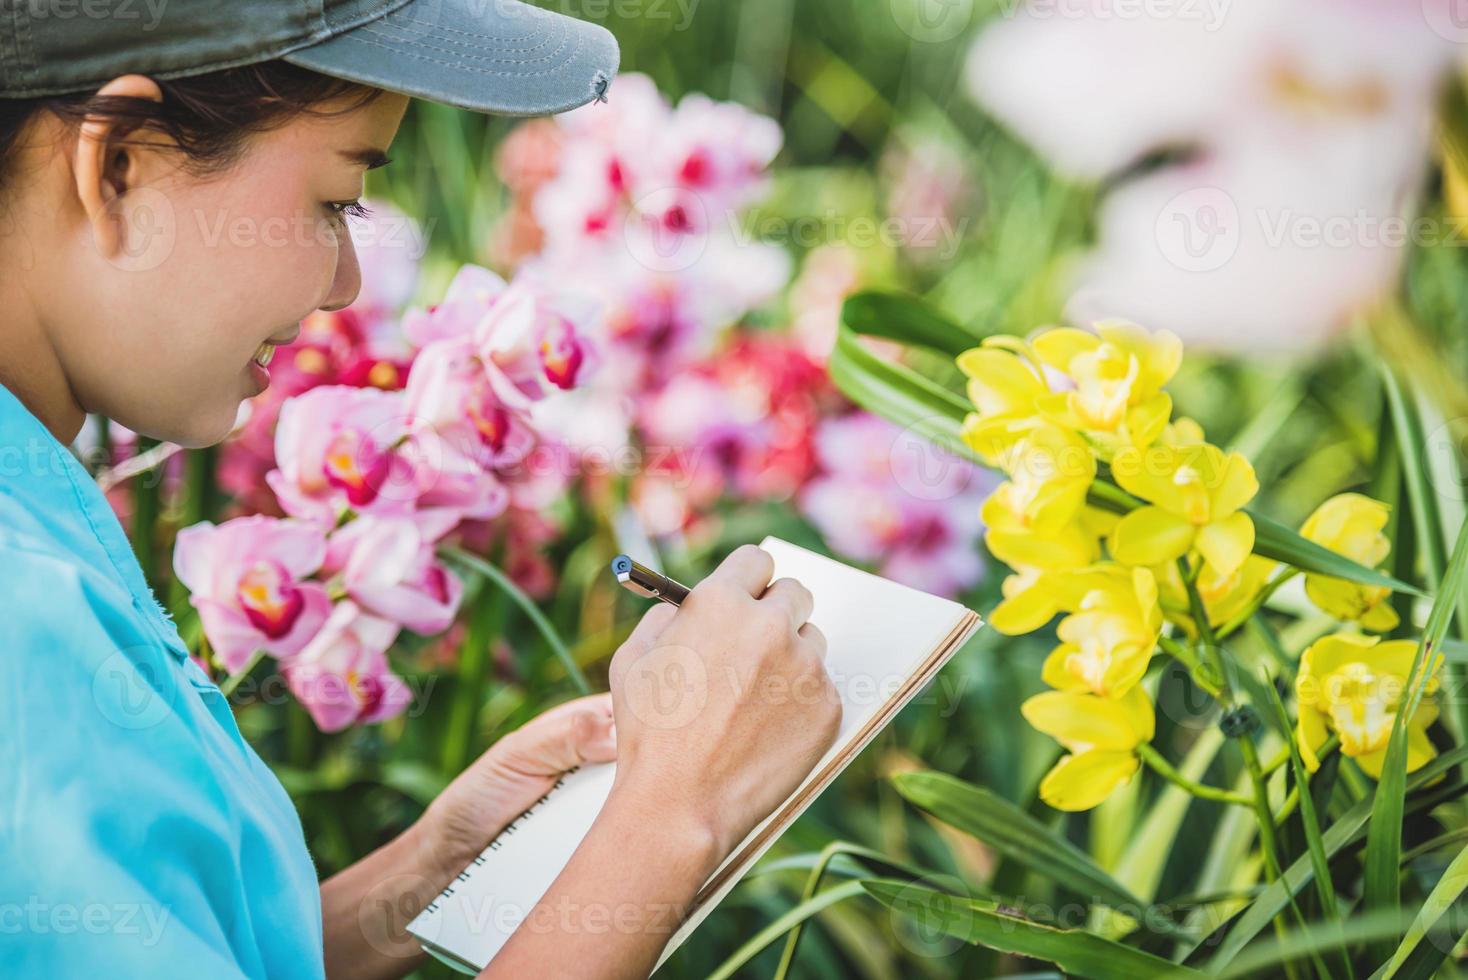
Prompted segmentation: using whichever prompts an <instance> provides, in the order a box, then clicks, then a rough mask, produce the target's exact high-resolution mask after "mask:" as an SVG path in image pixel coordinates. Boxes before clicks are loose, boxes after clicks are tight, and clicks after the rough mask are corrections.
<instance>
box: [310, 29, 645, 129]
mask: <svg viewBox="0 0 1468 980" xmlns="http://www.w3.org/2000/svg"><path fill="white" fill-rule="evenodd" d="M282 57H283V59H284V60H286V61H289V62H291V63H293V64H296V65H300V66H301V67H302V68H309V69H311V70H313V71H317V72H320V73H321V74H323V75H331V76H333V77H336V78H343V79H347V80H348V81H353V82H361V83H363V84H366V85H372V86H375V87H377V88H383V89H387V90H389V91H392V92H401V93H403V94H404V95H412V96H416V97H418V98H422V99H429V100H431V101H433V102H443V103H446V104H448V105H452V106H458V107H459V108H462V109H471V110H474V111H476V112H491V113H495V114H498V115H507V116H541V115H548V114H550V113H555V112H565V111H566V110H567V109H574V108H576V107H577V106H579V105H584V104H585V103H587V102H590V101H591V100H592V99H596V98H599V97H601V96H602V95H603V94H604V93H605V92H606V89H607V86H608V85H609V84H610V83H611V80H612V76H614V75H615V74H616V73H617V63H618V61H619V60H620V53H619V51H618V48H617V41H616V39H615V38H614V37H612V35H611V32H609V31H607V30H606V29H605V28H603V27H599V26H597V25H596V24H588V23H586V22H585V21H581V20H577V19H575V18H574V17H566V16H564V15H562V14H557V13H553V12H551V11H548V10H542V9H540V8H538V7H532V6H530V5H529V4H525V3H519V2H517V0H412V2H410V3H407V4H406V5H404V6H401V7H398V8H397V9H396V10H393V11H392V12H391V13H389V14H387V15H385V16H383V17H379V18H377V19H375V20H372V21H368V22H367V23H364V24H360V25H358V26H356V27H353V28H351V29H350V30H347V31H345V32H343V33H341V34H338V35H336V36H335V37H332V38H330V39H329V40H326V41H322V42H320V43H319V44H313V45H312V46H310V47H307V48H298V49H296V50H295V51H291V52H289V53H287V54H285V55H282Z"/></svg>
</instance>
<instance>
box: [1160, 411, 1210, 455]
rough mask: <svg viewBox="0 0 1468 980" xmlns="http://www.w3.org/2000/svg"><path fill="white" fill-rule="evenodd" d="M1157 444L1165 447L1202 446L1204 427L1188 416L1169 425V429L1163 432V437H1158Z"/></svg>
mask: <svg viewBox="0 0 1468 980" xmlns="http://www.w3.org/2000/svg"><path fill="white" fill-rule="evenodd" d="M1157 442H1158V443H1159V444H1160V445H1163V446H1179V447H1181V446H1197V445H1201V444H1202V443H1203V427H1202V426H1201V425H1199V424H1198V423H1197V422H1195V421H1193V420H1192V419H1190V418H1188V417H1187V416H1182V417H1181V418H1176V419H1173V420H1172V421H1171V422H1169V423H1167V427H1166V428H1164V429H1163V430H1162V435H1160V436H1158V437H1157Z"/></svg>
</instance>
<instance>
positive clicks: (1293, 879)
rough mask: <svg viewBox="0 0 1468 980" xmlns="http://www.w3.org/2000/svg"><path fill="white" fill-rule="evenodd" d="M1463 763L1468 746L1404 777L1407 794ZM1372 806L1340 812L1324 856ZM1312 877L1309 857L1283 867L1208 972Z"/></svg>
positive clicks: (1358, 832)
mask: <svg viewBox="0 0 1468 980" xmlns="http://www.w3.org/2000/svg"><path fill="white" fill-rule="evenodd" d="M1465 760H1468V746H1458V747H1457V748H1455V749H1453V750H1452V751H1450V752H1445V753H1443V754H1442V755H1440V756H1438V757H1437V758H1436V759H1433V760H1432V761H1431V762H1429V763H1428V764H1427V765H1425V766H1423V767H1422V768H1421V769H1419V770H1417V771H1416V772H1414V773H1412V775H1411V776H1409V777H1408V778H1407V789H1408V790H1409V791H1414V790H1417V789H1420V788H1422V787H1424V786H1426V785H1427V784H1428V783H1430V782H1432V781H1433V780H1435V779H1437V778H1438V777H1439V776H1441V775H1442V774H1443V773H1445V772H1447V771H1448V770H1450V769H1452V768H1454V767H1455V766H1458V765H1461V764H1462V763H1463V762H1464V761H1465ZM1465 789H1468V786H1463V785H1459V786H1454V787H1449V788H1448V790H1449V791H1450V792H1452V793H1454V794H1457V793H1462V792H1463V791H1464V790H1465ZM1438 802H1440V801H1439V800H1438V799H1437V798H1435V797H1433V796H1431V795H1429V796H1427V797H1426V798H1425V800H1423V801H1413V803H1412V804H1411V805H1410V806H1409V807H1408V809H1409V810H1413V811H1415V810H1416V809H1417V808H1418V807H1419V806H1426V805H1433V806H1435V805H1437V803H1438ZM1371 805H1372V801H1371V799H1369V798H1368V799H1364V800H1362V801H1361V802H1360V803H1357V804H1356V805H1355V806H1353V807H1351V808H1350V809H1349V810H1347V811H1346V812H1345V813H1343V814H1342V815H1341V817H1340V819H1338V820H1336V822H1335V823H1333V824H1331V825H1330V827H1329V828H1327V829H1326V831H1325V832H1324V833H1323V834H1321V835H1320V840H1321V844H1322V845H1323V846H1324V847H1325V854H1326V856H1327V857H1334V856H1335V855H1336V854H1337V853H1338V852H1339V851H1340V850H1341V849H1342V848H1344V847H1346V846H1347V845H1349V844H1352V843H1355V842H1356V841H1358V840H1360V839H1361V836H1362V833H1363V830H1364V828H1365V827H1366V824H1367V821H1369V820H1371V819H1372V814H1371ZM1400 829H1401V825H1400V823H1398V830H1400ZM1313 878H1314V870H1313V867H1312V865H1311V862H1310V857H1309V856H1308V855H1306V856H1304V857H1301V858H1300V859H1299V860H1297V861H1296V862H1295V863H1294V864H1292V865H1290V866H1289V867H1288V868H1286V869H1285V871H1284V873H1283V874H1282V875H1280V877H1279V878H1278V879H1277V880H1275V881H1274V882H1271V883H1270V885H1269V886H1268V887H1267V888H1265V889H1264V890H1263V891H1262V892H1260V893H1259V897H1258V898H1256V899H1255V900H1254V901H1253V902H1251V903H1250V904H1249V907H1248V908H1247V909H1245V910H1244V912H1243V913H1242V914H1241V915H1240V916H1239V918H1238V921H1237V922H1235V923H1234V925H1233V928H1231V929H1230V930H1229V931H1228V935H1227V936H1226V937H1224V940H1223V942H1221V943H1219V946H1218V950H1217V951H1216V952H1215V953H1214V954H1213V956H1212V957H1211V958H1210V959H1209V964H1208V965H1209V968H1210V971H1211V972H1216V971H1221V970H1222V969H1223V968H1224V967H1226V966H1227V965H1228V964H1229V963H1230V962H1231V961H1232V960H1233V959H1234V957H1235V956H1237V955H1238V954H1239V951H1240V950H1242V949H1243V948H1244V947H1245V946H1246V945H1247V944H1248V943H1249V942H1250V941H1251V940H1253V938H1254V937H1255V936H1257V935H1259V932H1260V930H1262V929H1263V928H1264V927H1265V926H1267V925H1269V923H1270V922H1272V921H1273V920H1274V917H1275V916H1277V915H1279V914H1280V912H1282V911H1283V910H1284V909H1285V907H1286V906H1288V905H1289V903H1290V899H1291V898H1292V897H1293V896H1294V895H1297V894H1299V892H1300V890H1301V889H1302V888H1304V887H1305V886H1306V885H1308V884H1310V882H1311V880H1312V879H1313ZM1384 958H1385V957H1383V959H1384Z"/></svg>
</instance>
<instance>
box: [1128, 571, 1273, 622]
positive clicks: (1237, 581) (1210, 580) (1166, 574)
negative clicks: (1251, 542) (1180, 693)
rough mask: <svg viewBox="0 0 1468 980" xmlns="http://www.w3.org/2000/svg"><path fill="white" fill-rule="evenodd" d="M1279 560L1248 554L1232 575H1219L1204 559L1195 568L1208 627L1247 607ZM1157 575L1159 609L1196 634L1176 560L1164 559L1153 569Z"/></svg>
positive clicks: (1226, 620)
mask: <svg viewBox="0 0 1468 980" xmlns="http://www.w3.org/2000/svg"><path fill="white" fill-rule="evenodd" d="M1278 567H1279V563H1278V562H1275V561H1271V560H1270V559H1268V558H1264V557H1262V556H1260V555H1250V556H1249V557H1248V558H1246V559H1244V563H1243V564H1242V565H1240V566H1239V567H1238V569H1237V570H1236V571H1235V572H1234V573H1233V574H1232V575H1221V574H1219V571H1218V569H1216V568H1214V567H1213V566H1212V565H1210V564H1208V563H1207V562H1204V563H1203V566H1202V567H1201V568H1200V569H1199V570H1198V578H1197V581H1196V583H1195V584H1196V585H1197V588H1198V595H1199V596H1200V597H1201V598H1202V600H1203V608H1204V609H1205V610H1207V612H1208V623H1209V625H1211V626H1222V625H1223V624H1224V623H1226V622H1228V621H1229V620H1231V619H1233V618H1234V617H1235V616H1237V615H1238V614H1239V613H1241V612H1243V611H1244V609H1245V608H1247V607H1248V605H1249V603H1251V602H1253V601H1254V599H1255V598H1256V597H1257V596H1258V595H1259V592H1260V591H1261V590H1262V589H1263V588H1264V586H1265V585H1266V584H1268V582H1269V577H1270V576H1271V575H1273V574H1274V570H1275V569H1276V568H1278ZM1152 572H1153V574H1154V575H1156V576H1157V587H1158V591H1159V592H1160V593H1161V597H1162V609H1163V611H1164V612H1165V613H1166V614H1167V618H1168V619H1170V620H1171V621H1172V622H1174V623H1177V624H1178V625H1179V626H1181V627H1182V628H1183V629H1184V630H1186V631H1187V633H1188V635H1189V636H1196V635H1197V632H1198V629H1197V624H1195V623H1194V622H1193V614H1192V610H1191V609H1189V608H1188V592H1187V587H1186V586H1185V585H1184V584H1183V576H1182V573H1181V572H1180V571H1179V570H1178V567H1177V563H1176V562H1165V563H1163V564H1161V565H1158V566H1157V567H1156V568H1154V569H1152Z"/></svg>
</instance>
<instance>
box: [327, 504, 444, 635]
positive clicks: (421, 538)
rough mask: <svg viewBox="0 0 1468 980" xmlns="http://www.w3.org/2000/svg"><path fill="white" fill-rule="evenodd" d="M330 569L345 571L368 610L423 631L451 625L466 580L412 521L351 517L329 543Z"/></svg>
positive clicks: (352, 592)
mask: <svg viewBox="0 0 1468 980" xmlns="http://www.w3.org/2000/svg"><path fill="white" fill-rule="evenodd" d="M325 570H326V571H327V572H328V573H330V574H338V573H339V574H340V575H341V584H342V588H343V589H344V590H345V591H346V593H347V595H349V596H351V597H352V599H354V600H356V602H357V603H358V605H360V606H361V607H362V608H363V609H364V610H366V611H367V612H369V613H372V614H374V615H376V616H380V617H382V618H384V619H388V620H391V621H393V622H395V623H401V624H403V625H404V626H406V627H407V628H408V629H410V630H412V631H413V632H415V633H420V634H422V635H424V636H432V635H434V634H435V633H442V632H443V631H444V630H446V629H448V628H449V625H450V624H451V623H452V622H453V621H454V616H455V615H457V614H458V611H459V600H460V599H462V598H463V595H464V583H463V582H461V581H460V580H459V577H458V576H457V575H455V574H454V573H453V572H451V571H449V569H448V568H446V567H445V566H444V565H443V563H442V562H440V561H439V560H438V559H437V558H436V557H435V555H434V551H433V543H432V541H431V540H430V539H429V538H428V537H427V536H426V535H425V534H424V533H423V530H422V529H421V528H420V527H419V525H418V524H415V523H414V522H412V521H407V520H393V519H379V518H371V517H364V518H360V519H358V520H355V521H352V522H351V523H350V524H348V525H347V526H345V527H343V528H342V529H341V530H340V531H337V532H336V533H335V534H333V535H332V536H331V538H330V540H329V541H328V542H327V552H326V562H325Z"/></svg>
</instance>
